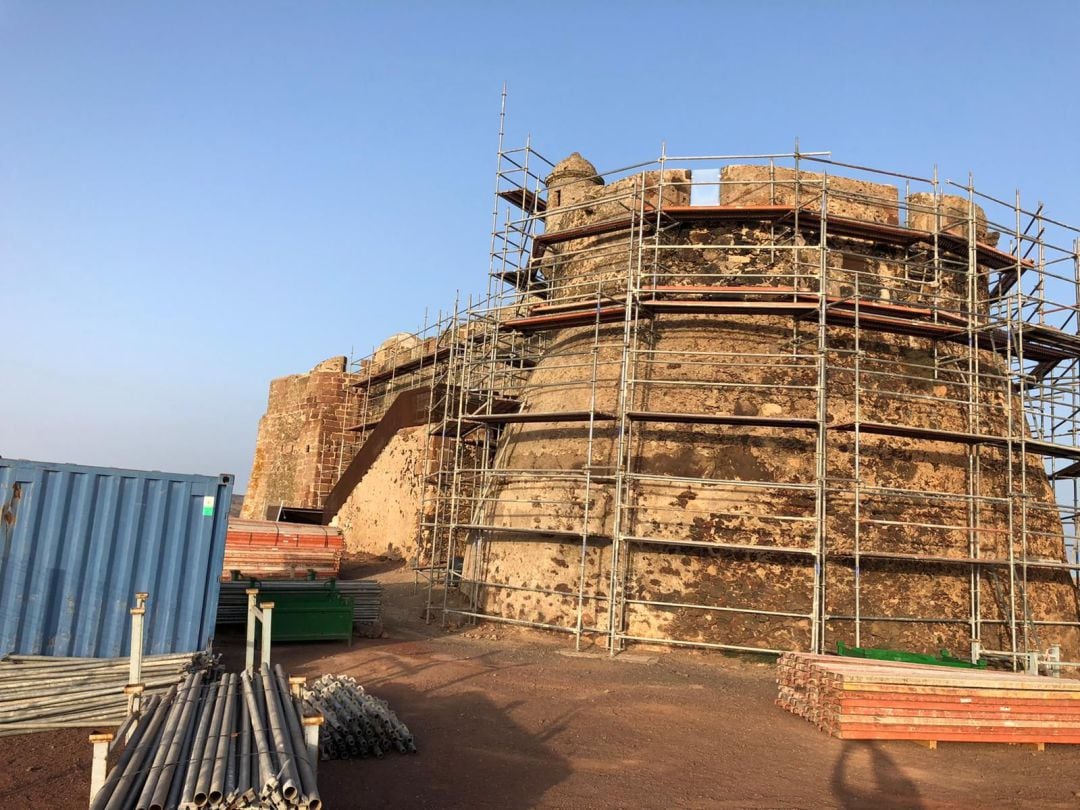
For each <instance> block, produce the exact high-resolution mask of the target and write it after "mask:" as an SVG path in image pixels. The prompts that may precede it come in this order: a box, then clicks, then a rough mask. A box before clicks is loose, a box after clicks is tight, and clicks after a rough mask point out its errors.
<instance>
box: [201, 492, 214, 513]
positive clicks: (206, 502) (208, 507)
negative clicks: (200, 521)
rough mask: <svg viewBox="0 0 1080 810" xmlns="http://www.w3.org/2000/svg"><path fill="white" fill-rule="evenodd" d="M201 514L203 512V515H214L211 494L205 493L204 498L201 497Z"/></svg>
mask: <svg viewBox="0 0 1080 810" xmlns="http://www.w3.org/2000/svg"><path fill="white" fill-rule="evenodd" d="M202 514H203V517H213V516H214V496H213V495H207V496H206V497H205V498H203V499H202Z"/></svg>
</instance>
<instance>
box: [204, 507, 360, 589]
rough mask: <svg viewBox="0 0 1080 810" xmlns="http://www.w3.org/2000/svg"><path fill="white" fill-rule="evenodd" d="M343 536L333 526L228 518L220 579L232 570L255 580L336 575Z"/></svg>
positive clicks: (226, 576)
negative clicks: (223, 561)
mask: <svg viewBox="0 0 1080 810" xmlns="http://www.w3.org/2000/svg"><path fill="white" fill-rule="evenodd" d="M344 551H345V539H344V538H343V537H342V535H341V530H340V529H338V528H335V527H332V526H311V525H307V524H303V523H275V522H273V521H269V520H241V519H240V518H230V519H229V531H228V534H227V535H226V538H225V563H224V566H223V569H224V570H223V572H222V578H223V579H229V578H230V577H231V576H232V572H233V571H240V572H242V573H243V576H244V577H254V578H258V579H263V578H265V579H304V578H306V577H309V576H313V577H315V578H317V579H329V578H333V577H337V576H338V574H339V573H340V572H341V555H342V554H343V553H344Z"/></svg>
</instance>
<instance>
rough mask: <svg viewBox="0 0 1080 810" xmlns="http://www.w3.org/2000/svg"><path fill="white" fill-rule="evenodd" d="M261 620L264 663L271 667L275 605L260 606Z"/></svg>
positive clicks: (261, 604) (264, 603)
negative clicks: (272, 624) (272, 625)
mask: <svg viewBox="0 0 1080 810" xmlns="http://www.w3.org/2000/svg"><path fill="white" fill-rule="evenodd" d="M259 618H260V619H261V620H262V650H261V652H262V659H261V661H262V663H263V664H266V665H267V666H270V625H271V623H272V621H273V618H274V603H273V602H262V603H260V604H259Z"/></svg>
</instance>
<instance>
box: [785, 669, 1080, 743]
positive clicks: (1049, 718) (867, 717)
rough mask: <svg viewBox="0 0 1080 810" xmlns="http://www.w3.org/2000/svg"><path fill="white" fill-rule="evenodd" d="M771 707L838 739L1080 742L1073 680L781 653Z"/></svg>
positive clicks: (1079, 695)
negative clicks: (807, 722) (775, 699)
mask: <svg viewBox="0 0 1080 810" xmlns="http://www.w3.org/2000/svg"><path fill="white" fill-rule="evenodd" d="M777 682H778V684H779V694H778V697H777V701H776V702H777V705H779V706H781V707H782V708H784V709H787V710H788V711H790V712H792V713H794V714H797V715H799V716H800V717H804V718H806V719H807V720H809V721H810V722H811V723H813V724H814V725H816V726H817V727H818V728H820V729H821V730H822V731H825V732H827V733H828V734H831V735H832V736H834V737H839V738H840V739H845V740H916V741H924V742H927V743H930V744H932V745H936V744H937V742H943V741H949V742H990V743H995V742H996V743H1033V744H1035V745H1037V746H1039V747H1042V746H1044V745H1045V744H1046V743H1069V744H1077V743H1080V681H1074V680H1068V679H1058V678H1050V677H1041V676H1037V675H1021V674H1016V673H1012V672H1003V671H988V670H975V669H960V668H955V667H949V666H933V665H919V664H908V663H902V662H893V661H877V660H861V659H854V658H846V657H840V656H833V655H811V654H807V653H785V654H783V655H781V656H780V658H779V661H778V662H777Z"/></svg>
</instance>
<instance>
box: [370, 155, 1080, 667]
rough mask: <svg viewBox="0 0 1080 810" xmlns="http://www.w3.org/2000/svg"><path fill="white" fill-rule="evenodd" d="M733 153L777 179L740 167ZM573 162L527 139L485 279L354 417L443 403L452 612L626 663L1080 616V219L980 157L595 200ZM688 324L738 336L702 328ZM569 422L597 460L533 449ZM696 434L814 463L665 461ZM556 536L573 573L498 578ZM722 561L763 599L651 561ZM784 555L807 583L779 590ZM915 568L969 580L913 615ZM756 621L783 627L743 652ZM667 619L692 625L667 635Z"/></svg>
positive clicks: (505, 191) (428, 503)
mask: <svg viewBox="0 0 1080 810" xmlns="http://www.w3.org/2000/svg"><path fill="white" fill-rule="evenodd" d="M733 165H738V166H746V165H749V166H751V167H755V168H754V171H753V172H750V173H747V174H746V175H745V176H740V175H738V174H731V175H728V176H723V175H722V171H721V169H720V167H727V166H733ZM555 170H556V164H554V163H553V162H551V161H550V160H548V159H546V158H545V157H543V156H542V155H540V154H539V153H538V152H537V151H536V150H535V149H533V148H532V146H531V144H526V145H525V146H524V147H521V148H516V149H504V148H503V145H502V138H501V136H500V148H499V154H498V170H497V174H496V189H495V213H494V223H495V227H494V228H493V236H492V244H491V265H490V273H489V278H490V281H489V288H488V292H487V294H486V295H484V296H481V297H478V298H477V299H475V300H470V301H468V302H466V303H463V304H462V303H460V302H459V304H457V305H455V308H454V310H453V312H452V313H448V314H446V315H442V314H440V316H439V317H438V318H437V319H436V320H435V322H434V323H433V324H432V325H429V326H427V328H426V332H425V333H424V334H423V335H417V336H416V337H415V338H413V339H411V340H409V341H405V342H404V343H402V344H401V345H402V346H404V345H405V343H408V348H407V349H403V351H404V352H406V353H407V357H406V358H405V359H404V360H403V361H401V362H398V361H397V360H396V359H394V358H387V357H383V358H382V360H381V362H380V363H379V364H376V363H375V362H373V361H371V360H370V359H369V362H367V365H366V368H365V366H363V365H361V366H360V370H361V371H366V373H367V377H366V380H365V381H364V382H363V383H361V384H360V387H361V388H363V389H364V391H365V392H366V398H365V408H366V409H367V410H366V412H365V417H364V419H363V420H362V424H361V425H359V426H357V430H358V431H361V432H362V431H365V430H369V429H370V428H371V426H373V425H374V424H376V423H377V421H378V418H379V416H381V414H382V413H383V412H385V410H386V407H388V400H389V394H391V393H393V392H395V391H401V390H403V389H404V388H406V387H409V386H413V387H415V386H428V387H429V389H430V391H431V394H430V397H429V403H430V405H429V414H428V426H429V430H428V434H429V435H428V448H427V450H426V468H425V472H424V475H425V482H426V487H425V489H424V502H423V505H422V508H421V519H420V542H419V546H420V552H419V554H418V557H417V560H416V565H415V568H416V570H417V572H418V574H421V575H423V578H424V580H425V581H426V585H427V589H428V590H427V592H428V614H429V616H432V617H434V616H436V615H441V616H442V617H443V618H444V619H445V618H446V617H451V616H463V617H466V618H467V619H473V620H477V619H482V620H493V621H502V622H508V623H512V624H523V625H528V626H534V627H542V628H547V629H551V630H558V631H563V632H566V633H569V634H571V635H573V636H574V638H575V640H576V643H577V644H578V645H580V644H581V643H582V641H583V639H594V640H599V641H600V642H601V643H604V644H605V645H606V646H607V647H608V648H609V649H610V650H611V651H612V652H615V651H617V650H619V649H621V648H622V647H623V646H624V645H625V644H627V643H634V642H647V643H669V644H676V645H690V646H701V647H713V648H720V649H733V650H760V651H770V652H776V651H781V650H784V649H808V650H812V651H822V650H824V649H826V648H827V647H829V646H831V645H832V644H833V643H834V642H835V641H836V640H844V641H847V642H849V643H854V644H856V645H859V644H863V643H864V642H866V640H867V639H868V638H869V639H870V640H871V642H872V641H873V640H875V639H877V638H878V637H879V636H880V635H881V634H887V633H888V632H892V631H887V630H884V629H883V628H885V627H887V626H892V625H895V626H901V625H903V626H907V627H913V628H922V629H923V630H924V631H925V633H926V635H927V636H928V637H929V636H932V635H933V634H934V633H940V634H941V635H942V637H947V638H950V639H953V640H956V639H959V638H963V639H965V640H966V641H969V642H970V643H971V645H972V650H971V652H972V655H973V656H979V655H984V656H985V655H991V656H1001V657H1003V658H1007V659H1010V660H1013V661H1016V662H1020V663H1025V662H1026V661H1027V657H1028V656H1029V655H1030V654H1031V653H1032V652H1043V653H1045V652H1046V651H1047V650H1048V649H1049V648H1051V647H1053V646H1055V645H1060V644H1061V642H1062V639H1064V638H1065V637H1066V636H1068V635H1069V634H1070V633H1071V634H1077V633H1078V632H1080V631H1078V629H1077V628H1080V621H1077V618H1078V617H1077V614H1076V598H1075V597H1076V572H1077V571H1078V570H1080V557H1078V550H1077V543H1076V523H1077V512H1078V509H1077V506H1078V499H1077V495H1078V489H1077V478H1078V476H1080V449H1078V444H1080V443H1078V442H1077V431H1078V427H1080V386H1078V374H1080V371H1078V361H1080V329H1078V326H1080V260H1078V255H1077V254H1078V247H1077V244H1078V243H1077V236H1078V235H1080V231H1078V230H1077V229H1075V228H1073V227H1071V226H1068V225H1065V224H1063V223H1061V222H1059V221H1056V220H1053V219H1051V218H1049V217H1048V216H1047V215H1046V213H1045V211H1044V209H1043V206H1042V205H1041V204H1039V205H1035V206H1029V205H1025V204H1023V203H1022V201H1021V199H1020V196H1019V194H1017V195H1016V197H1015V199H1014V200H1012V201H1009V202H1007V201H1004V200H1001V199H997V198H994V197H990V196H988V195H985V194H983V193H981V192H979V191H977V190H976V189H975V187H974V184H973V182H972V180H971V178H970V177H969V178H968V179H967V181H966V182H965V183H963V184H956V183H952V182H951V181H942V180H940V179H939V178H938V176H937V171H936V169H935V170H934V172H933V173H932V174H931V176H930V177H918V176H914V175H906V174H901V173H896V172H888V171H881V170H875V169H870V168H867V167H863V166H854V165H848V164H842V163H839V162H836V161H834V160H832V159H831V156H830V155H829V154H828V153H805V152H800V151H799V150H798V148H796V150H795V151H794V152H792V153H790V154H784V155H747V156H738V155H718V156H693V157H673V156H669V155H667V154H665V153H664V152H663V150H662V152H661V155H660V157H659V158H658V159H657V160H655V161H649V162H647V163H641V164H637V165H634V166H629V167H624V168H621V169H619V170H616V171H613V172H606V173H601V174H598V175H597V176H596V177H595V178H584V179H585V180H586V181H588V182H592V183H594V184H595V185H596V186H597V189H598V190H596V191H595V192H594V193H591V194H588V195H585V196H586V198H585V199H583V200H581V201H579V202H575V203H570V204H566V203H565V202H563V201H561V200H560V199H559V197H558V195H560V194H561V190H560V188H559V187H558V185H557V184H555V185H548V183H547V179H548V178H547V176H548V175H549V174H551V173H552V172H553V171H555ZM835 170H841V171H842V172H843V175H840V174H837V175H834V174H832V172H833V171H835ZM552 176H554V175H552ZM853 179H857V180H863V181H865V182H863V183H862V184H859V183H853V182H851V181H852V180H853ZM573 181H574V182H577V183H580V182H582V178H580V177H575V178H573ZM601 181H602V182H601ZM885 183H887V184H891V186H890V187H892V188H894V189H897V187H898V191H897V193H896V194H895V195H894V196H892V197H887V196H880V195H879V193H878V192H876V191H875V189H878V188H884V187H885V186H884V185H882V184H885ZM568 187H569V186H568ZM729 198H730V199H729ZM983 209H985V216H984V210H983ZM556 223H557V224H556ZM999 245H1000V247H999ZM680 319H681V320H680ZM676 326H677V327H678V328H679V329H683V330H684V331H686V332H693V330H703V331H702V334H704V335H706V338H707V334H708V330H709V329H722V330H726V331H724V333H723V334H724V339H723V340H722V339H720V338H717V339H713V340H710V339H705V338H703V339H701V340H698V341H697V342H696V343H695V342H694V341H692V340H689V339H686V340H682V342H679V341H678V340H674V339H673V338H672V334H673V332H674V331H677V330H676ZM740 330H742V332H743V333H748V334H750V333H754V330H758V331H764V332H768V334H769V335H770V338H769V340H765V339H760V340H758V339H757V338H755V340H757V342H758V344H760V345H755V344H754V343H753V341H752V340H750V339H747V340H746V341H743V342H740V340H741V339H740V338H739V334H740ZM694 334H697V333H696V332H695V333H694ZM725 340H727V341H728V343H727V344H725V342H724V341H725ZM748 347H749V348H748ZM749 349H753V350H749ZM777 403H779V404H777ZM766 406H768V407H766ZM537 426H541V427H537ZM541 429H542V430H546V431H548V432H547V433H543V434H542V433H540V432H539V431H541ZM530 430H531V431H534V432H533V433H531V434H529V433H526V431H530ZM547 435H550V436H551V439H550V441H551V442H552V443H553V444H554V443H556V442H557V443H560V444H559V445H558V446H559V447H560V448H562V449H563V450H564V451H565V452H564V455H567V456H568V457H572V461H571V462H568V463H565V464H554V463H552V464H545V463H543V459H542V458H541V456H540V455H539V454H537V453H535V452H534V453H533V455H532V456H528V457H527V458H526V459H525V461H527V462H528V463H525V461H523V460H522V459H523V458H525V457H524V456H523V454H522V452H521V450H520V448H521V446H522V443H523V442H524V440H525V439H526V438H529V437H530V436H531V437H533V439H532V440H533V444H534V445H535V446H540V445H542V444H543V442H542V441H540V440H538V439H536V437H538V436H547ZM695 442H701V443H703V445H710V443H711V445H716V446H727V444H729V443H736V444H737V443H741V444H740V446H757V445H761V446H770V447H774V448H775V447H787V448H790V449H791V452H792V454H793V458H795V462H793V463H792V465H790V466H791V468H792V472H791V474H790V475H788V476H787V477H784V476H781V475H779V474H778V473H777V471H778V470H781V468H782V467H783V465H781V464H773V465H772V466H771V467H769V469H768V470H766V472H771V473H777V474H773V475H770V476H768V477H765V476H762V475H757V476H755V475H751V474H743V473H740V474H737V475H736V474H732V473H730V471H727V472H725V470H720V469H716V470H713V471H711V472H710V471H709V470H704V471H702V470H701V469H699V468H698V467H694V465H693V464H691V465H690V466H689V467H687V468H686V470H685V471H681V470H680V468H679V467H678V465H674V466H673V465H670V464H669V465H667V467H662V466H660V465H658V463H657V462H656V459H655V456H656V454H657V452H658V451H657V450H656V447H658V446H660V445H663V446H664V447H676V448H677V447H678V446H679V445H680V443H681V444H683V445H689V446H690V447H691V449H692V446H693V444H694V443H695ZM664 443H667V444H664ZM755 443H756V444H755ZM571 445H572V448H571ZM711 445H710V446H711ZM567 448H571V449H567ZM894 450H895V451H896V452H897V453H898V455H897V458H902V462H900V461H898V462H897V465H896V468H895V469H894V468H893V467H892V466H891V462H886V461H883V459H887V458H889V457H890V456H889V454H890V453H892V452H893V451H894ZM942 459H945V460H944V461H943V460H942ZM909 468H910V470H911V472H910V473H909V474H908V475H909V477H908V479H906V480H905V478H904V475H905V473H904V470H906V469H909ZM763 469H764V468H763ZM758 472H759V473H760V472H761V470H759V471H758ZM935 475H936V476H937V478H936V479H935V478H934V476H935ZM961 479H962V480H961ZM932 480H938V481H940V484H941V485H940V488H935V487H932V486H928V485H927V483H926V482H928V481H932ZM910 481H916V482H917V483H918V484H919V485H917V486H916V485H908V486H905V483H908V482H910ZM948 484H954V486H948ZM677 491H678V492H683V491H685V492H684V495H685V497H683V496H680V495H677V496H676V497H674V498H671V497H668V494H669V493H672V492H677ZM685 493H689V494H688V495H686V494H685ZM665 498H666V500H665ZM696 504H704V505H703V506H702V507H701V511H700V513H699V512H696V511H695V508H696ZM703 527H705V528H706V529H707V530H708V531H703ZM706 535H707V536H706ZM537 543H541V544H544V548H552V549H558V550H557V552H553V553H556V556H558V558H559V560H560V561H561V562H560V565H561V564H562V563H563V562H565V563H566V572H565V575H564V576H563V577H562V578H561V579H560V580H559V581H558V582H554V581H550V582H547V581H543V580H542V578H541V576H540V574H539V573H537V572H536V571H531V572H528V574H529V575H525V574H526V572H527V568H528V566H527V565H524V564H523V565H522V566H519V569H518V571H517V574H518V576H517V579H516V580H514V579H513V578H512V577H511V576H509V575H508V574H507V572H506V570H503V571H502V573H501V574H500V575H499V576H494V575H493V570H494V567H495V566H497V565H498V563H499V561H500V560H502V561H503V563H504V569H505V568H506V567H507V566H506V565H505V561H506V559H507V558H506V556H505V555H506V551H505V550H506V549H507V548H510V544H518V545H519V547H520V548H523V549H524V548H529V547H531V545H530V544H537ZM497 549H502V551H498V553H496V550H497ZM500 554H502V555H503V556H502V557H500V556H499V555H500ZM694 555H698V556H697V557H695V556H694ZM701 555H707V559H705V558H704V557H702V559H704V560H705V561H704V562H702V563H701V565H703V566H704V565H707V564H712V565H714V567H720V568H723V567H724V566H728V567H729V568H732V569H734V567H737V566H745V567H746V569H747V571H749V570H751V568H752V567H753V566H755V565H760V566H763V567H762V568H761V570H764V571H766V572H767V576H766V578H765V580H763V581H762V582H761V583H760V584H759V586H758V587H756V588H745V589H742V590H741V591H740V593H739V594H738V596H739V598H738V599H735V598H734V597H731V598H729V597H728V596H724V597H723V598H715V599H714V598H697V599H695V598H694V597H695V594H694V593H690V592H687V593H679V592H678V591H676V590H673V589H671V588H667V587H666V586H656V585H651V584H650V583H649V581H648V580H647V579H645V578H643V577H642V575H641V573H640V571H639V570H638V569H637V568H635V566H638V565H639V563H640V561H641V560H643V559H645V560H648V561H651V562H650V564H652V562H655V561H658V564H659V565H661V566H664V565H667V563H666V562H665V561H666V560H668V559H671V560H675V559H680V560H681V559H689V560H690V562H689V563H679V564H680V565H698V563H697V562H695V560H698V558H699V557H701ZM571 561H572V562H573V565H574V566H576V568H575V569H573V570H571V568H570V562H571ZM672 565H674V563H672ZM778 571H780V572H786V573H784V574H783V576H784V577H786V578H787V579H788V580H790V582H791V583H792V584H791V588H792V590H791V591H790V592H784V593H779V592H774V590H775V588H774V586H777V583H776V579H777V574H776V572H778ZM919 576H927V577H930V578H937V577H942V578H946V577H947V578H949V581H950V582H952V583H955V582H961V583H966V584H965V585H963V587H962V589H954V591H950V592H949V594H950V595H949V599H945V598H942V599H936V598H935V599H927V600H925V601H924V602H922V603H920V604H915V605H912V604H907V603H905V604H906V609H905V610H891V611H888V612H886V611H885V610H884V609H883V607H882V606H883V605H885V604H893V603H894V602H895V603H896V604H900V603H904V600H903V599H902V598H897V599H895V600H892V601H890V600H887V599H883V598H882V596H881V595H882V594H883V593H887V589H888V588H889V587H890V585H889V583H890V582H892V581H895V583H896V585H895V587H897V588H900V587H905V586H902V585H901V584H900V583H903V582H908V581H909V580H910V581H911V582H915V581H916V578H917V577H919ZM905 577H908V578H909V579H905ZM920 581H921V580H920ZM803 584H805V587H803ZM777 587H778V586H777ZM920 587H925V588H926V589H927V590H926V592H927V593H932V592H934V591H933V587H934V586H933V585H932V584H926V585H925V586H920ZM665 588H666V589H665ZM883 589H884V590H883ZM1062 589H1064V590H1062ZM961 590H962V592H963V597H962V599H961V598H960V597H959V596H956V594H959V593H961ZM1066 592H1068V598H1067V599H1064V602H1063V601H1062V600H1063V598H1064V597H1062V596H1061V594H1063V593H1066ZM778 593H779V596H778V595H777V594H778ZM785 594H786V596H785ZM1051 594H1055V595H1053V596H1051ZM697 596H699V597H700V596H701V593H698V594H697ZM953 596H956V598H953ZM781 597H784V598H781ZM526 599H528V600H531V602H530V604H532V605H533V606H534V607H535V608H536V609H533V610H530V609H527V608H523V607H522V605H524V604H526V602H524V601H522V600H526ZM1039 600H1041V601H1039ZM1055 600H1056V601H1055ZM1069 600H1071V608H1072V609H1071V612H1070V610H1068V609H1066V608H1068V607H1069V604H1068V603H1069ZM1033 602H1037V604H1033ZM868 603H869V609H868ZM1051 603H1053V605H1054V606H1055V607H1053V609H1050V608H1048V607H1047V605H1050V604H1051ZM508 604H513V605H514V609H512V610H508V609H504V607H505V605H508ZM541 604H543V605H544V606H546V607H545V609H544V610H540V609H539V606H540V605H541ZM1063 605H1064V607H1063ZM1051 614H1053V615H1051ZM657 617H659V618H657ZM672 617H700V618H694V619H693V621H690V620H689V619H688V620H686V621H684V622H683V623H682V624H681V625H680V624H679V622H673V621H672ZM709 617H712V618H709ZM751 620H752V622H753V623H755V624H754V625H753V626H757V627H760V628H763V629H762V630H761V632H760V633H759V638H758V641H756V642H753V643H748V642H746V638H749V637H750V636H751V635H752V633H750V631H749V630H746V627H748V626H750V624H749V623H750V622H751ZM659 627H667V628H672V627H681V628H682V629H681V630H680V631H679V632H673V631H669V632H654V631H653V630H649V631H648V632H646V631H643V630H642V629H641V628H659ZM687 628H693V629H687ZM950 628H951V629H950ZM897 632H899V631H897ZM1070 638H1071V637H1070ZM768 639H779V640H781V642H782V643H781V642H778V643H776V644H773V643H770V642H769V641H768ZM1074 646H1075V645H1074ZM965 652H966V651H965ZM1067 663H1068V662H1066V665H1067Z"/></svg>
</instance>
